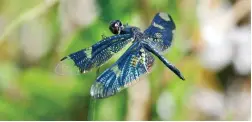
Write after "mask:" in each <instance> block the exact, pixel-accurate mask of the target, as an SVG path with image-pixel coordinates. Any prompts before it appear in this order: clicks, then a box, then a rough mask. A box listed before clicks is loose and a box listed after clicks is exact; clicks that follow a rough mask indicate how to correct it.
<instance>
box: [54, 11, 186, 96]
mask: <svg viewBox="0 0 252 122" xmlns="http://www.w3.org/2000/svg"><path fill="white" fill-rule="evenodd" d="M109 29H110V31H111V32H112V33H113V34H115V35H113V36H110V37H107V38H104V39H102V40H101V41H99V42H98V43H96V44H94V45H92V46H91V47H89V48H85V49H82V50H80V51H77V52H75V53H72V54H70V55H68V56H66V57H64V58H62V59H61V62H60V63H59V65H58V66H57V67H56V72H57V73H59V74H69V73H74V74H75V73H86V72H88V71H90V70H91V69H93V68H95V67H100V66H101V65H102V64H104V63H106V62H107V61H108V60H109V59H110V58H111V57H112V56H113V55H114V54H115V53H117V52H118V51H120V50H121V49H122V48H123V47H124V46H126V45H127V44H128V43H129V42H132V45H131V46H130V47H129V48H128V49H127V51H126V52H125V53H124V54H123V55H122V56H121V57H120V58H119V59H118V60H117V61H116V62H115V63H114V64H113V65H112V66H111V67H109V68H108V69H106V70H105V71H104V72H103V73H102V74H101V75H100V76H98V77H97V79H96V81H95V82H94V84H93V85H92V87H91V90H90V94H91V96H92V97H93V98H106V97H109V96H112V95H115V94H116V93H118V92H120V91H121V90H122V89H125V88H127V87H129V86H131V85H133V84H134V83H136V82H137V81H138V79H139V77H141V76H142V75H144V74H146V73H148V72H150V69H151V67H152V65H153V64H154V57H153V56H154V55H155V56H156V57H158V59H159V60H161V61H162V62H163V63H164V65H165V66H166V67H168V68H169V69H170V70H171V71H172V72H173V73H175V74H176V75H177V76H178V77H179V78H180V79H182V80H184V77H183V76H182V74H181V73H180V71H179V70H178V69H177V68H176V67H175V66H174V65H172V64H171V63H170V62H169V61H168V60H166V59H165V58H164V56H162V55H161V53H162V52H164V51H165V50H167V49H168V48H169V47H170V46H171V43H172V40H173V34H174V31H175V23H174V21H173V20H172V18H171V16H170V15H168V14H166V13H157V14H156V15H155V16H154V18H153V20H152V23H151V25H150V26H149V27H148V28H147V29H146V30H145V31H144V32H141V31H140V29H139V28H137V27H134V26H128V25H125V26H124V25H123V24H122V23H121V21H120V20H114V21H112V22H111V23H110V26H109ZM67 62H70V66H72V68H71V69H70V68H69V67H68V66H67V64H68V63H67ZM66 67H67V68H66ZM64 68H66V70H62V69H64Z"/></svg>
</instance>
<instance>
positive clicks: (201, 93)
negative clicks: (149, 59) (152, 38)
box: [0, 0, 251, 120]
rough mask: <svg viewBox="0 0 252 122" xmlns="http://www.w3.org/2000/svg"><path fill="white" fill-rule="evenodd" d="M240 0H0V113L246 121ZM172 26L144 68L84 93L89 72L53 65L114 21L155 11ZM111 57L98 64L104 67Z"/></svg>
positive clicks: (6, 116)
mask: <svg viewBox="0 0 252 122" xmlns="http://www.w3.org/2000/svg"><path fill="white" fill-rule="evenodd" d="M250 2H251V1H250V0H122V1H116V0H106V1H105V0H0V120H250V117H251V111H250V108H251V105H250V103H251V92H250V90H251V75H250V74H251V68H250V67H251V44H250V43H251V41H250V39H251V35H250V33H251V27H250V24H251V23H250V21H251V16H250V14H251V7H250ZM160 11H162V12H167V13H169V14H170V15H171V16H172V18H173V19H174V21H175V23H176V26H177V29H176V35H175V39H174V40H173V45H172V47H171V48H170V49H169V51H168V52H167V53H166V54H165V57H166V58H167V59H168V60H169V61H170V62H172V63H173V64H174V65H176V67H177V68H178V69H180V71H181V72H182V74H183V75H184V77H185V78H186V80H185V81H181V80H180V79H179V78H178V77H177V76H176V75H174V74H173V73H172V72H171V71H170V70H169V69H168V68H166V67H165V66H164V65H163V64H162V62H161V61H159V60H156V62H155V65H154V67H153V70H152V72H151V73H150V74H148V75H146V76H144V77H141V79H140V81H139V82H138V83H137V84H136V85H134V86H132V87H130V88H128V89H126V90H123V91H122V92H120V93H118V94H117V95H115V96H113V97H109V98H106V99H101V100H94V99H91V98H90V94H89V90H90V86H91V84H92V83H93V82H94V81H95V79H96V77H97V76H96V72H95V70H93V71H92V72H88V73H86V74H83V75H76V76H75V75H73V76H71V75H70V76H60V75H57V74H56V73H55V72H54V68H55V67H56V65H57V63H59V60H60V59H61V58H62V57H64V56H66V55H68V54H69V53H72V52H75V51H78V50H80V49H83V48H86V47H89V46H91V45H92V44H94V43H96V42H98V41H100V40H101V39H102V36H101V35H102V34H104V35H106V36H111V35H112V34H111V33H110V31H109V29H108V26H109V22H110V21H111V20H114V19H120V20H121V21H122V22H124V23H128V24H129V25H134V26H137V27H139V28H141V29H142V30H145V29H146V28H147V27H148V26H149V25H150V22H151V21H152V18H153V17H154V15H155V14H156V13H157V12H160ZM122 53H123V52H121V53H119V55H116V56H115V57H113V59H112V60H110V61H109V62H108V63H106V64H105V65H103V66H102V67H101V72H102V71H103V70H105V69H106V68H108V67H109V66H110V65H112V64H113V63H114V62H115V61H116V60H117V59H118V58H119V57H120V54H122Z"/></svg>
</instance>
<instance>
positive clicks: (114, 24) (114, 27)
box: [109, 20, 124, 34]
mask: <svg viewBox="0 0 252 122" xmlns="http://www.w3.org/2000/svg"><path fill="white" fill-rule="evenodd" d="M123 28H124V27H123V24H122V22H121V21H120V20H114V21H111V22H110V25H109V30H110V31H111V32H112V33H113V34H120V33H121V31H122V29H123Z"/></svg>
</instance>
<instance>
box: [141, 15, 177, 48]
mask: <svg viewBox="0 0 252 122" xmlns="http://www.w3.org/2000/svg"><path fill="white" fill-rule="evenodd" d="M175 28H176V26H175V23H174V21H173V19H172V18H171V16H170V15H169V14H166V13H157V14H156V15H155V17H154V18H153V20H152V22H151V25H150V26H149V27H148V28H147V29H146V30H145V31H144V33H145V34H146V35H148V36H150V38H149V39H146V42H147V43H149V45H151V46H152V47H153V48H155V49H157V50H158V51H159V52H163V51H165V50H166V49H167V48H168V47H169V46H171V43H172V39H173V34H174V32H175Z"/></svg>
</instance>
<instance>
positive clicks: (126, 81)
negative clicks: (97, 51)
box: [90, 42, 154, 98]
mask: <svg viewBox="0 0 252 122" xmlns="http://www.w3.org/2000/svg"><path fill="white" fill-rule="evenodd" d="M153 63H154V57H153V56H152V54H151V53H150V52H148V51H147V50H146V49H144V48H143V47H142V45H140V44H139V43H137V42H136V43H134V44H133V45H131V47H130V48H129V49H128V50H127V51H126V52H125V53H124V54H123V56H122V57H120V59H119V60H118V61H117V62H116V63H115V64H113V65H112V66H111V67H110V68H109V69H107V70H105V71H104V72H103V73H102V74H101V75H100V76H99V77H98V78H97V80H96V82H95V83H94V84H93V85H92V87H91V91H90V94H91V96H92V97H93V98H105V97H109V96H112V95H114V94H116V93H118V92H120V91H121V90H123V89H125V88H127V87H129V86H130V85H133V84H134V83H136V81H137V79H138V78H139V77H140V76H141V75H143V74H145V73H147V72H149V70H150V68H151V66H152V65H153Z"/></svg>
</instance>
